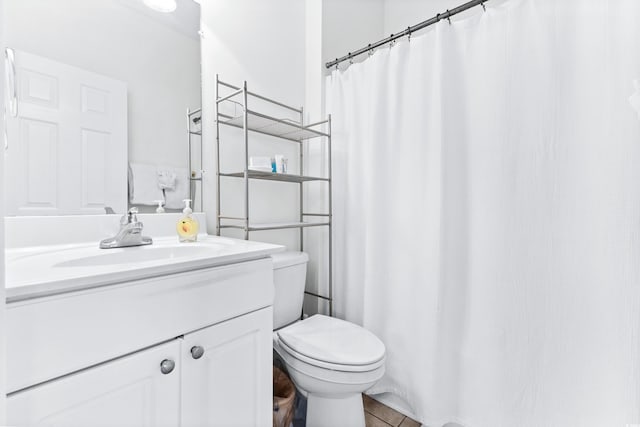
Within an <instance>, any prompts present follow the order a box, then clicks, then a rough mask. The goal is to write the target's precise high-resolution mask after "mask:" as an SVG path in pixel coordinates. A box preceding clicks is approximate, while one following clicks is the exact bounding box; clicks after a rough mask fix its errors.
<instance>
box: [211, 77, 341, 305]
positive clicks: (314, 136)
mask: <svg viewBox="0 0 640 427" xmlns="http://www.w3.org/2000/svg"><path fill="white" fill-rule="evenodd" d="M223 91H224V92H226V93H225V94H224V95H222V92H223ZM256 101H258V102H263V103H265V105H268V106H269V107H270V108H269V109H270V110H271V109H273V110H278V111H280V110H282V111H283V112H287V113H289V114H290V115H296V116H298V117H299V119H298V120H293V119H289V118H279V117H275V116H273V115H270V114H265V113H263V112H258V111H257V110H258V109H257V108H254V109H250V108H249V102H251V103H252V105H253V102H256ZM225 106H227V107H231V106H232V107H234V108H233V109H234V110H239V111H240V113H239V114H234V115H231V114H229V113H228V112H223V111H221V110H223V109H224V107H225ZM229 109H231V108H229ZM220 126H231V127H235V128H238V129H242V131H243V132H242V135H243V136H242V139H243V144H244V170H242V171H237V172H231V173H223V172H221V170H220ZM252 133H257V134H262V135H268V136H271V137H274V138H278V139H281V140H286V141H291V142H292V143H296V144H298V153H299V163H300V164H299V173H298V174H294V173H286V174H284V173H273V172H262V171H257V170H251V169H249V139H250V134H252ZM318 140H326V141H327V164H328V171H327V177H316V176H307V175H305V174H304V154H303V152H304V149H303V148H304V147H303V146H304V144H308V143H310V141H318ZM216 158H217V169H216V171H217V172H216V186H217V193H216V194H217V212H216V218H217V222H216V231H217V234H218V235H220V230H222V229H226V228H230V229H239V230H243V231H244V238H245V239H246V240H248V239H249V234H250V233H251V232H252V231H264V230H283V229H298V230H299V235H300V250H304V233H303V230H304V229H305V228H308V227H326V228H327V230H328V251H329V254H328V255H329V258H328V269H329V271H328V275H327V277H328V287H329V291H328V295H319V294H316V293H313V292H308V291H305V293H306V294H307V295H309V296H312V297H316V298H319V299H321V300H324V301H327V303H328V304H329V315H333V283H332V269H333V266H332V263H333V261H332V236H331V222H332V214H331V212H332V211H331V116H327V118H326V119H325V120H323V121H320V122H316V123H312V124H305V123H304V110H303V109H302V108H294V107H291V106H289V105H286V104H283V103H280V102H278V101H275V100H272V99H270V98H267V97H264V96H261V95H258V94H256V93H253V92H250V91H249V90H248V89H247V82H246V81H245V82H244V83H243V85H242V87H238V86H234V85H231V84H229V83H225V82H223V81H221V80H220V78H219V77H218V76H217V75H216ZM221 178H237V179H242V180H243V181H244V186H243V187H244V206H243V213H244V214H243V216H242V217H231V216H224V215H222V214H221V206H220V188H221ZM249 180H267V181H276V182H285V183H293V184H297V185H299V188H300V206H299V213H300V215H299V221H296V222H282V223H268V224H260V223H255V222H252V221H251V218H249V202H250V194H249ZM307 182H323V183H326V185H327V186H328V196H329V199H328V212H325V213H313V212H305V209H304V187H305V185H304V184H305V183H307ZM312 218H317V219H316V220H311V219H312Z"/></svg>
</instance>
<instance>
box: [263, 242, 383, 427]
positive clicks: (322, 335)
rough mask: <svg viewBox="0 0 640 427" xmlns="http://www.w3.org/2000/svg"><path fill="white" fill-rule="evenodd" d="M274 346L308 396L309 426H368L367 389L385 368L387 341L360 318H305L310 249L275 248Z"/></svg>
mask: <svg viewBox="0 0 640 427" xmlns="http://www.w3.org/2000/svg"><path fill="white" fill-rule="evenodd" d="M271 257H272V258H273V281H274V286H275V298H274V304H273V327H274V333H273V348H274V350H275V352H276V353H277V355H278V356H279V357H280V358H281V359H282V362H283V363H284V365H285V366H286V369H287V372H288V373H289V375H290V377H291V380H292V381H293V383H294V384H295V385H296V387H297V389H298V391H299V392H300V393H301V394H302V395H304V396H305V397H306V398H307V427H335V426H341V427H364V426H365V422H364V410H363V407H362V396H361V393H362V392H363V391H365V390H367V389H368V388H370V387H371V386H373V385H374V384H375V383H376V382H377V381H378V380H379V379H380V378H381V377H382V375H383V374H384V363H385V347H384V344H383V343H382V341H380V339H378V338H377V337H376V336H375V335H374V334H373V333H371V332H369V331H367V330H366V329H364V328H362V327H361V326H358V325H356V324H353V323H350V322H347V321H344V320H341V319H337V318H334V317H328V316H324V315H320V314H316V315H314V316H311V317H308V318H306V319H304V320H300V314H301V312H302V302H303V299H304V288H305V280H306V271H307V262H308V260H309V257H308V256H307V254H306V253H304V252H283V253H279V254H274V255H272V256H271Z"/></svg>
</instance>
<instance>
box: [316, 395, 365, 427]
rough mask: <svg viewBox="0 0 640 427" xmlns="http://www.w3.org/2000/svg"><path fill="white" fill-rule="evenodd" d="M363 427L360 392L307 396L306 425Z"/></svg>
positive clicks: (362, 408)
mask: <svg viewBox="0 0 640 427" xmlns="http://www.w3.org/2000/svg"><path fill="white" fill-rule="evenodd" d="M336 426H340V427H365V424H364V407H363V406H362V394H361V393H352V394H346V395H340V396H332V397H328V396H322V395H317V394H312V393H309V394H308V396H307V427H336Z"/></svg>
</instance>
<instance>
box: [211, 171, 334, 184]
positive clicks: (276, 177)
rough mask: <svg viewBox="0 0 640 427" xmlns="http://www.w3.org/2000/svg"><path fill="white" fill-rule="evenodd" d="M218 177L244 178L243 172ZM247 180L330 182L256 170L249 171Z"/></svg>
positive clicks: (323, 179) (326, 179)
mask: <svg viewBox="0 0 640 427" xmlns="http://www.w3.org/2000/svg"><path fill="white" fill-rule="evenodd" d="M220 176H228V177H233V178H244V172H234V173H221V174H220ZM249 178H251V179H263V180H267V181H281V182H294V183H298V184H299V183H302V182H308V181H330V179H329V178H319V177H315V176H300V175H291V174H286V173H274V172H263V171H256V170H249Z"/></svg>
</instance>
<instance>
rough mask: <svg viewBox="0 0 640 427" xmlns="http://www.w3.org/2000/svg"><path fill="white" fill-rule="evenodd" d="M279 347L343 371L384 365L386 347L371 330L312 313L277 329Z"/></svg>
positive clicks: (370, 368)
mask: <svg viewBox="0 0 640 427" xmlns="http://www.w3.org/2000/svg"><path fill="white" fill-rule="evenodd" d="M276 336H277V340H278V344H279V347H280V348H281V349H282V350H283V351H286V352H287V353H288V354H289V355H290V356H292V357H294V358H296V359H298V360H300V361H302V362H305V363H308V364H310V365H313V366H316V367H319V368H323V369H329V370H333V371H343V372H366V371H373V370H375V369H377V368H379V367H380V366H382V365H384V361H385V347H384V344H383V343H382V341H380V340H379V339H378V338H377V337H376V336H375V335H374V334H372V333H371V332H369V331H367V330H366V329H364V328H362V327H361V326H358V325H356V324H353V323H350V322H346V321H344V320H341V319H336V318H334V317H328V316H323V315H314V316H311V317H309V318H307V319H305V320H302V321H299V322H296V323H294V324H292V325H290V326H287V327H285V328H283V329H280V330H279V331H277V332H276Z"/></svg>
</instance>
